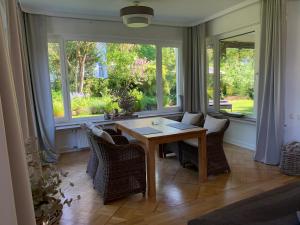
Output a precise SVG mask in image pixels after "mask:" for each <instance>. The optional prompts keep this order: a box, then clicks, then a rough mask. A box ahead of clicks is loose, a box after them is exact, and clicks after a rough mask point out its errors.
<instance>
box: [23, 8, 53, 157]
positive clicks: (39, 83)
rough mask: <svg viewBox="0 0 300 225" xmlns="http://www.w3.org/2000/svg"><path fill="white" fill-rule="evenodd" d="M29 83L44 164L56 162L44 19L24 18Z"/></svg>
mask: <svg viewBox="0 0 300 225" xmlns="http://www.w3.org/2000/svg"><path fill="white" fill-rule="evenodd" d="M24 17H25V32H26V41H27V51H28V61H29V71H30V81H31V87H32V93H33V100H34V101H33V103H34V109H35V116H36V126H37V133H38V136H39V144H40V149H41V151H42V154H41V156H42V160H43V162H45V163H55V162H57V156H58V155H57V152H56V148H55V120H54V116H53V106H52V98H51V89H50V88H51V85H50V76H49V66H48V45H47V43H48V42H47V21H46V17H45V16H41V15H31V14H25V15H24Z"/></svg>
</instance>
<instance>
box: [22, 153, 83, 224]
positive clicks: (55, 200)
mask: <svg viewBox="0 0 300 225" xmlns="http://www.w3.org/2000/svg"><path fill="white" fill-rule="evenodd" d="M32 154H38V153H32V152H29V153H28V152H27V160H28V167H29V171H40V172H39V175H38V176H34V175H33V174H31V175H30V182H31V190H32V199H33V205H34V211H35V218H36V224H37V225H45V224H47V225H56V224H59V220H60V218H61V216H62V213H63V206H64V205H67V206H69V207H70V206H71V203H72V201H73V199H72V198H67V197H66V196H65V194H64V193H63V190H62V188H61V184H62V177H67V175H68V173H63V172H62V171H59V170H58V169H57V168H56V167H55V166H53V165H47V166H46V167H44V168H41V164H40V163H39V162H36V161H34V160H33V159H36V157H30V156H29V157H28V155H32ZM38 158H39V157H38ZM69 185H70V186H72V187H73V186H74V184H73V183H72V182H70V183H69ZM79 199H80V195H78V196H77V200H79Z"/></svg>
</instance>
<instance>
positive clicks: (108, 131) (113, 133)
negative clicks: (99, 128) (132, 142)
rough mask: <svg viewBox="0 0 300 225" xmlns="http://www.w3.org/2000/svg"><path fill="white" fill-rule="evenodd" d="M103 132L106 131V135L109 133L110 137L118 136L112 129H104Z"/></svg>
mask: <svg viewBox="0 0 300 225" xmlns="http://www.w3.org/2000/svg"><path fill="white" fill-rule="evenodd" d="M103 130H104V131H106V132H107V133H109V134H110V135H120V134H119V133H118V132H117V131H115V130H114V129H110V128H104V129H103Z"/></svg>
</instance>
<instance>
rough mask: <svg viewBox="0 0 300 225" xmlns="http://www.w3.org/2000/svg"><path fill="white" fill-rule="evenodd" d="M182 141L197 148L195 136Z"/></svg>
mask: <svg viewBox="0 0 300 225" xmlns="http://www.w3.org/2000/svg"><path fill="white" fill-rule="evenodd" d="M183 142H184V143H186V144H188V145H191V146H194V147H196V148H198V139H197V138H193V139H187V140H184V141H183Z"/></svg>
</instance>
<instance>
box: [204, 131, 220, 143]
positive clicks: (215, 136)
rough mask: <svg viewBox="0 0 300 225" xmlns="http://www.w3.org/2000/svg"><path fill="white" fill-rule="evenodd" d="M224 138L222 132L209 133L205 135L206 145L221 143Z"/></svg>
mask: <svg viewBox="0 0 300 225" xmlns="http://www.w3.org/2000/svg"><path fill="white" fill-rule="evenodd" d="M223 137H224V132H223V131H219V132H211V133H207V134H206V141H207V144H210V143H211V144H213V143H218V142H222V141H223Z"/></svg>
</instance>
